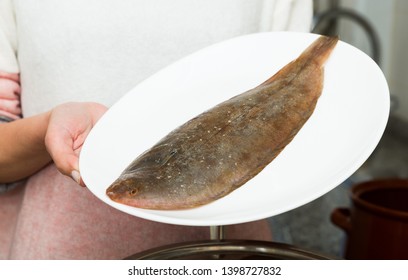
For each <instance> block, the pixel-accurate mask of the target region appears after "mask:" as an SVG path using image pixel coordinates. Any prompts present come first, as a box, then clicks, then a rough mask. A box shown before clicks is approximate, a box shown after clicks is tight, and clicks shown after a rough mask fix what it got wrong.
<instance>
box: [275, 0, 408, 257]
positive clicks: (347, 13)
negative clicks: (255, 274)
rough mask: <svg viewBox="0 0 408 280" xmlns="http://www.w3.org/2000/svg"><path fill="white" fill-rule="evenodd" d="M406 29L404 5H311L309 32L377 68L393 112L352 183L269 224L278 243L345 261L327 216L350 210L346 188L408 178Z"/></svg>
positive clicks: (341, 238) (338, 1) (351, 1)
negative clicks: (337, 42)
mask: <svg viewBox="0 0 408 280" xmlns="http://www.w3.org/2000/svg"><path fill="white" fill-rule="evenodd" d="M407 29H408V1H406V0H387V1H384V0H314V25H313V32H314V33H319V34H326V35H334V34H337V35H339V36H340V39H341V40H342V41H345V42H347V43H349V44H351V45H353V46H355V47H357V48H359V49H361V50H362V51H364V52H365V53H367V54H368V55H369V56H371V57H372V58H373V59H374V60H375V61H376V62H377V64H378V65H379V66H380V67H381V69H382V71H383V72H384V74H385V77H386V79H387V81H388V85H389V89H390V94H391V112H390V118H389V121H388V125H387V128H386V130H385V133H384V136H383V137H382V139H381V141H380V143H379V145H378V146H377V148H376V150H375V151H374V152H373V154H372V155H371V156H370V158H369V159H368V160H367V161H366V162H365V163H364V164H363V166H362V167H361V168H360V169H359V170H357V171H356V172H355V173H354V174H353V175H352V176H351V177H350V178H348V179H347V180H346V181H345V182H343V183H342V184H341V185H340V186H338V187H337V188H335V189H334V190H332V191H331V192H329V193H327V194H326V195H324V196H322V197H320V198H319V199H317V200H315V201H312V202H311V203H309V204H306V205H304V206H302V207H299V208H297V209H294V210H292V211H289V212H286V213H283V214H281V215H277V216H275V217H272V218H270V223H271V225H272V228H273V232H274V238H275V240H276V241H278V242H283V243H287V244H293V245H296V246H299V247H301V248H304V249H309V250H313V251H315V252H320V253H323V254H326V255H329V256H333V257H336V258H343V256H344V249H345V248H344V247H345V241H346V235H345V233H344V231H343V230H341V229H340V228H338V227H336V226H335V225H334V224H333V223H332V222H331V220H330V215H331V213H332V212H333V210H334V209H336V208H337V207H348V206H349V205H350V203H351V200H350V187H352V186H353V185H355V184H357V183H359V182H364V181H369V180H374V179H379V178H381V179H382V178H408V141H407V139H408V92H407V91H408V55H406V53H405V50H407V49H408V31H407ZM351 66H352V65H351ZM368 102H369V100H368ZM407 203H408V201H407Z"/></svg>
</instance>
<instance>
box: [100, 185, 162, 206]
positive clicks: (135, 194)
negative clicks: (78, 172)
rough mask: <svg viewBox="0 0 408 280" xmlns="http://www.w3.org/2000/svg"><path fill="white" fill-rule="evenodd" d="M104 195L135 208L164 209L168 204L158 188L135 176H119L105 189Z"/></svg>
mask: <svg viewBox="0 0 408 280" xmlns="http://www.w3.org/2000/svg"><path fill="white" fill-rule="evenodd" d="M106 195H107V196H108V197H109V198H110V199H112V200H113V201H115V202H118V203H121V204H125V205H129V206H133V207H137V208H144V209H160V208H163V209H164V208H166V205H167V204H169V202H168V201H166V199H165V198H163V195H162V194H160V190H159V189H157V188H155V187H154V186H152V185H150V184H148V183H147V182H146V181H144V180H137V179H135V178H127V179H124V178H119V179H118V180H116V181H115V182H114V183H113V184H112V185H111V186H110V187H109V188H108V189H107V190H106Z"/></svg>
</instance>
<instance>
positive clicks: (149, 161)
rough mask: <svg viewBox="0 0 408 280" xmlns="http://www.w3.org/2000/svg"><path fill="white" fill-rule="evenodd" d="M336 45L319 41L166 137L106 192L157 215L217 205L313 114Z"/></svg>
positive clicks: (329, 40)
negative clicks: (153, 211) (249, 88)
mask: <svg viewBox="0 0 408 280" xmlns="http://www.w3.org/2000/svg"><path fill="white" fill-rule="evenodd" d="M337 41H338V38H337V37H334V38H331V37H325V36H321V37H319V38H318V39H317V40H316V41H314V42H313V43H312V44H311V45H310V46H309V47H308V48H307V49H306V50H305V51H303V53H302V54H301V55H300V56H299V57H298V58H297V59H296V60H294V61H292V62H290V63H289V64H287V65H286V66H285V67H283V68H282V69H281V70H280V71H278V72H277V73H276V74H275V75H273V76H272V77H271V78H269V79H268V80H266V81H265V82H264V83H262V84H260V85H259V86H257V87H256V88H254V89H251V90H249V91H247V92H244V93H242V94H240V95H237V96H235V97H233V98H231V99H229V100H227V101H224V102H222V103H220V104H218V105H217V106H215V107H213V108H212V109H210V110H208V111H206V112H204V113H202V114H200V115H198V116H197V117H195V118H193V119H191V120H190V121H188V122H186V123H185V124H183V125H181V126H180V127H178V128H176V129H175V130H173V131H172V132H170V133H169V134H168V135H167V136H165V137H164V138H163V139H161V140H160V141H159V142H158V143H157V144H156V145H154V146H153V147H152V148H151V149H149V150H147V151H146V152H144V153H143V154H142V155H140V156H139V157H137V158H136V159H135V160H134V161H133V162H132V163H131V164H130V165H129V166H128V167H127V168H126V169H125V170H124V171H123V173H122V174H121V175H120V177H119V178H118V179H117V180H116V181H115V182H113V184H112V185H111V186H109V188H108V189H107V190H106V194H107V195H108V196H109V197H110V198H111V199H112V200H114V201H116V202H119V203H123V204H126V205H130V206H134V207H139V208H146V209H158V210H176V209H187V208H193V207H197V206H200V205H204V204H207V203H210V202H212V201H214V200H217V199H219V198H221V197H223V196H225V195H227V194H229V193H230V192H232V191H234V190H235V189H237V188H238V187H240V186H242V185H243V184H244V183H245V182H247V181H248V180H250V179H251V178H253V177H254V176H256V175H257V174H258V173H259V172H260V171H261V170H262V169H263V168H264V167H265V166H266V165H268V164H269V163H270V162H271V161H272V160H273V159H274V158H275V157H276V156H277V155H278V154H279V153H280V152H281V151H282V149H283V148H284V147H285V146H286V145H287V144H288V143H289V142H290V141H291V140H292V139H293V137H294V136H295V135H296V134H297V132H298V131H299V130H300V129H301V128H302V126H303V124H304V123H305V122H306V121H307V120H308V119H309V117H310V116H311V114H312V113H313V111H314V108H315V106H316V103H317V100H318V98H319V97H320V94H321V92H322V88H323V72H324V69H323V66H324V64H325V62H326V60H327V58H328V57H329V55H330V53H331V51H332V50H333V48H334V47H335V45H336V43H337Z"/></svg>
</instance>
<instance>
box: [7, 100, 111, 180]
mask: <svg viewBox="0 0 408 280" xmlns="http://www.w3.org/2000/svg"><path fill="white" fill-rule="evenodd" d="M105 111H106V107H105V106H103V105H101V104H98V103H90V102H88V103H65V104H62V105H59V106H57V107H55V108H54V109H52V110H51V111H49V112H46V113H43V114H39V115H36V116H33V117H29V118H25V119H20V120H16V121H13V122H10V123H2V124H0V135H1V136H0V182H2V183H6V182H13V181H16V180H19V179H22V178H25V177H27V176H30V175H32V174H33V173H35V172H37V171H38V170H40V169H41V168H42V167H44V166H45V165H46V164H48V163H49V162H50V161H51V160H52V161H54V163H55V164H56V166H57V168H58V169H59V171H60V172H61V173H62V174H64V175H67V176H70V177H72V178H73V179H74V180H75V181H77V182H78V183H81V184H82V185H83V183H82V182H81V180H80V175H79V171H78V161H79V153H80V150H81V147H82V144H83V142H84V141H85V138H86V137H87V135H88V133H89V132H90V130H91V129H92V127H93V126H94V124H95V123H96V122H97V121H98V119H99V118H100V117H101V116H102V115H103V114H104V112H105Z"/></svg>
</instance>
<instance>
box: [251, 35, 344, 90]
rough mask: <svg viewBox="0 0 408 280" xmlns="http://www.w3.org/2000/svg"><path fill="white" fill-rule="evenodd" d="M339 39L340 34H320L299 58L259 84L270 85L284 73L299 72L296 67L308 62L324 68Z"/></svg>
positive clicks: (299, 67) (301, 66) (300, 67)
mask: <svg viewBox="0 0 408 280" xmlns="http://www.w3.org/2000/svg"><path fill="white" fill-rule="evenodd" d="M338 40H339V37H338V36H335V37H327V36H320V37H319V38H317V39H316V40H315V41H314V42H313V43H312V44H311V45H309V47H307V49H305V50H304V51H303V52H302V53H301V54H300V56H299V57H298V58H297V59H295V60H293V61H292V62H290V63H288V64H287V65H286V66H285V67H283V68H282V69H281V70H279V71H278V72H277V73H276V74H275V75H273V76H272V77H270V78H269V79H268V80H266V81H265V82H263V83H262V84H260V85H259V86H265V85H268V84H270V83H272V82H273V81H274V80H276V79H278V78H279V77H281V76H282V75H286V74H288V73H295V72H297V70H296V69H295V67H296V68H298V69H302V68H303V66H304V65H307V64H308V63H311V62H312V63H315V64H317V65H319V66H320V67H321V68H322V67H323V66H324V64H325V62H326V61H327V59H328V58H329V56H330V54H331V52H332V50H333V49H334V47H335V46H336V44H337V41H338Z"/></svg>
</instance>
